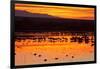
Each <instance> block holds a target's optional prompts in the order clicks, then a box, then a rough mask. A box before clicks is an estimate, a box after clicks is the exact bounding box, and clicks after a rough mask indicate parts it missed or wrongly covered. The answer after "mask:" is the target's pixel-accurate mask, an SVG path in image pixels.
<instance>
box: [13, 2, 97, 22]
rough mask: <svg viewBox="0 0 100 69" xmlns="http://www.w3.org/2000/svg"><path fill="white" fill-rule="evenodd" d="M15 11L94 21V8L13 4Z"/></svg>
mask: <svg viewBox="0 0 100 69" xmlns="http://www.w3.org/2000/svg"><path fill="white" fill-rule="evenodd" d="M15 10H22V11H27V12H29V13H39V14H48V15H51V16H55V17H60V18H69V19H82V20H94V18H95V17H94V12H95V9H94V8H85V7H71V6H50V5H37V4H15Z"/></svg>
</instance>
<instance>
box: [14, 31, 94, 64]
mask: <svg viewBox="0 0 100 69" xmlns="http://www.w3.org/2000/svg"><path fill="white" fill-rule="evenodd" d="M94 45H95V44H94V33H93V32H34V33H31V32H30V33H25V32H24V33H19V32H17V33H16V38H15V53H16V55H15V64H16V65H30V64H47V63H65V62H66V63H69V62H82V61H94Z"/></svg>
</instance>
